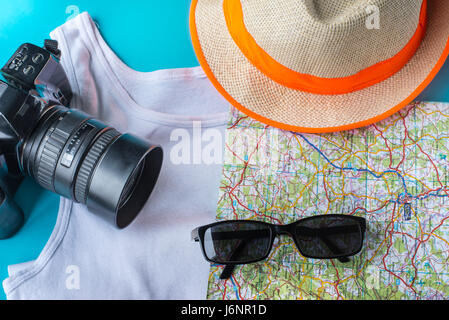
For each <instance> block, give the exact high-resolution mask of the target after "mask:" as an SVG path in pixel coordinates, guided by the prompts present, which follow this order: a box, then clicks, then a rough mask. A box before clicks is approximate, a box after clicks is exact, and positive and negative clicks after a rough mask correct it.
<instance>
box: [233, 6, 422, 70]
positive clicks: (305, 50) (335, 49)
mask: <svg viewBox="0 0 449 320" xmlns="http://www.w3.org/2000/svg"><path fill="white" fill-rule="evenodd" d="M237 1H239V0H237ZM240 2H241V7H242V13H243V18H244V24H245V27H246V29H247V30H248V32H249V33H250V35H251V36H252V37H253V38H254V40H255V41H256V42H257V44H258V45H259V46H260V47H261V48H262V49H263V50H264V51H265V52H266V53H267V54H268V55H270V56H271V57H272V58H273V59H275V60H276V61H277V62H279V63H280V64H281V65H283V66H285V67H287V68H289V69H291V70H293V71H296V72H299V73H302V74H310V75H313V76H317V77H322V78H340V77H348V76H352V75H354V74H357V73H358V72H359V71H361V70H363V69H366V68H368V67H371V66H373V65H375V64H377V63H380V62H382V61H385V60H388V59H390V58H392V57H394V56H395V55H396V54H398V52H400V51H401V50H402V49H403V48H404V47H405V46H406V45H407V43H408V42H409V41H410V39H411V38H412V37H413V35H414V34H415V32H416V30H417V28H418V25H419V22H420V13H421V8H422V4H423V0H300V1H299V0H280V1H272V0H240Z"/></svg>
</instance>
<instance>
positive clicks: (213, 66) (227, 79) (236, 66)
mask: <svg viewBox="0 0 449 320" xmlns="http://www.w3.org/2000/svg"><path fill="white" fill-rule="evenodd" d="M255 1H260V2H261V3H264V4H265V5H266V6H267V7H271V6H270V5H269V3H271V2H273V3H274V2H276V3H277V5H276V6H279V7H282V4H283V3H285V4H289V5H290V6H293V2H294V3H302V2H304V5H306V3H308V4H309V6H311V4H310V3H318V2H319V3H324V2H326V0H323V1H308V0H307V1H291V0H277V1H270V0H267V1H266V0H254V1H247V2H245V3H250V2H251V3H254V2H255ZM329 2H331V3H336V0H335V1H329ZM349 2H350V1H342V5H341V6H339V7H338V9H335V12H334V11H332V10H331V9H330V8H327V7H321V9H320V10H319V12H320V13H319V14H318V13H315V15H312V14H310V12H311V9H310V8H309V9H310V10H308V11H307V12H308V13H309V17H310V18H311V17H316V16H320V17H321V21H328V22H329V23H327V28H328V32H331V31H332V30H333V29H332V25H333V24H332V23H336V24H339V23H340V19H341V18H340V17H342V16H343V17H344V16H345V14H344V12H345V8H346V7H347V6H348V5H349ZM351 2H353V3H360V2H361V1H351ZM362 2H364V1H362ZM377 2H379V5H381V6H387V5H392V6H393V7H394V8H398V5H397V4H402V3H404V0H388V1H377ZM405 2H416V6H411V8H413V9H412V10H411V14H410V17H409V18H411V19H416V15H417V14H418V11H419V10H418V11H416V10H417V6H418V5H420V4H421V1H405ZM345 6H346V7H345ZM195 10H196V11H195V12H194V17H195V22H196V28H197V36H198V41H199V43H200V46H201V49H202V54H203V55H204V58H205V59H206V61H207V64H208V66H209V68H210V70H211V71H212V73H213V75H214V77H215V79H216V80H217V82H218V83H219V84H220V85H221V87H222V88H223V89H224V90H225V91H226V92H227V93H229V95H230V96H231V97H232V98H233V99H234V100H235V101H236V102H237V103H238V104H240V105H241V106H243V107H244V108H246V109H248V110H249V111H251V112H253V113H255V114H257V115H259V116H261V117H263V118H267V119H270V120H273V121H276V122H279V123H282V124H286V125H288V126H290V127H292V126H293V127H295V128H298V129H297V130H296V131H303V130H304V129H305V130H304V131H306V130H307V131H308V132H313V131H314V130H315V129H316V130H317V132H322V131H323V130H321V129H323V128H338V127H341V126H347V125H351V124H354V123H359V122H365V124H366V122H367V121H369V120H370V119H372V118H375V117H377V118H378V117H379V115H382V114H386V116H388V111H389V110H391V109H392V108H393V107H395V106H397V105H399V104H400V103H401V102H403V101H404V100H406V99H407V98H408V97H409V96H410V95H411V94H412V93H413V92H414V91H415V90H416V88H417V87H419V85H420V84H421V83H422V82H423V81H424V80H425V79H426V77H427V76H428V75H429V73H430V72H431V70H432V69H433V67H434V66H435V64H436V62H437V61H438V60H439V58H440V56H441V55H442V54H443V51H444V48H445V46H446V42H447V40H448V36H449V19H448V17H449V1H447V0H429V2H428V27H427V33H426V36H425V38H424V40H423V42H422V44H421V46H420V47H419V49H418V51H417V52H416V54H415V55H414V56H413V58H412V59H411V60H410V61H409V62H408V63H407V64H406V65H405V67H404V68H403V69H402V70H401V71H399V72H397V73H396V74H394V75H393V76H392V77H390V78H388V79H387V80H385V81H383V82H381V83H378V84H376V85H373V86H371V87H368V88H366V89H363V90H359V91H356V92H353V93H349V94H343V95H318V94H311V93H307V92H301V91H298V90H293V89H289V88H287V87H284V86H282V85H280V84H278V83H276V82H274V81H272V80H271V79H270V78H268V77H267V76H265V75H264V74H263V73H261V72H260V71H259V70H258V69H257V68H255V67H254V66H253V65H252V64H251V63H250V62H249V61H248V60H247V59H246V57H245V56H244V55H243V54H242V53H241V52H240V50H239V48H238V47H237V45H236V44H235V43H234V42H233V40H232V38H231V36H230V35H229V32H228V30H227V27H226V22H225V17H224V14H223V0H198V3H197V4H196V9H195ZM259 10H261V9H259ZM277 10H279V9H277ZM245 11H246V14H248V11H250V9H249V7H248V6H247V7H246V8H245ZM285 11H292V10H291V8H287V9H286V10H285ZM315 11H317V10H316V8H315ZM342 12H343V14H342ZM285 14H287V12H285ZM254 15H255V17H254V18H253V19H254V20H253V22H252V23H253V25H252V26H248V27H249V29H253V30H252V32H255V29H257V24H259V26H261V25H263V23H262V20H258V19H260V18H257V17H256V16H257V14H254ZM278 15H280V14H279V13H278ZM396 19H399V21H400V24H404V25H409V27H407V28H411V29H413V24H414V29H413V30H415V29H416V22H415V21H414V22H413V24H412V23H409V22H408V21H406V20H407V19H405V18H404V17H396ZM343 20H344V19H343ZM351 21H352V20H351ZM330 22H332V23H330ZM380 22H381V29H382V23H383V22H382V17H381V20H380ZM273 23H274V22H272V23H271V24H273ZM325 27H326V26H325ZM264 28H265V29H264V30H263V32H261V34H262V33H263V34H271V35H276V36H277V33H276V32H280V33H281V34H282V36H283V37H288V30H285V31H283V32H282V31H279V30H277V31H275V30H273V31H270V30H269V29H266V26H264ZM260 30H262V29H260ZM369 31H373V32H377V30H369ZM404 32H405V31H404ZM410 32H411V31H410ZM294 33H295V34H297V32H296V31H294ZM387 34H388V30H387ZM305 36H307V35H305ZM403 36H404V37H405V34H403ZM342 37H343V38H345V37H346V36H344V35H343V36H342ZM358 37H360V35H354V37H353V40H352V41H354V42H357V41H359V40H360V39H359V38H358ZM384 37H385V35H384ZM409 38H410V36H409ZM409 38H408V39H407V40H409ZM285 39H287V38H285ZM285 39H284V42H287V43H288V41H285ZM392 39H393V40H394V41H396V40H397V39H396V37H393V38H392ZM259 41H261V42H262V44H261V45H262V46H264V48H265V49H266V50H267V51H273V52H270V53H271V54H273V56H275V57H276V54H275V52H274V51H276V48H275V45H269V44H268V41H267V40H265V41H267V43H263V42H264V40H263V37H262V36H261V37H260V39H259ZM310 41H312V40H310ZM384 41H385V43H384V44H383V45H379V44H376V48H374V49H372V50H374V51H373V52H374V53H376V54H378V55H379V56H380V55H389V54H391V52H392V51H394V50H387V49H385V48H383V47H387V46H389V45H391V41H390V40H389V38H387V39H384ZM401 45H402V46H403V42H401ZM270 46H272V48H270ZM295 46H296V44H295V43H288V44H286V47H284V48H283V49H281V50H277V51H278V53H279V54H278V56H277V57H276V58H277V59H279V61H280V60H285V61H280V62H282V63H284V64H286V65H287V66H290V67H292V68H300V67H301V68H302V67H305V65H301V63H300V61H299V60H298V59H292V58H289V57H288V55H287V54H285V51H286V50H287V49H285V48H287V47H289V48H290V49H288V50H296V51H292V52H291V56H295V55H296V54H300V52H301V50H302V49H301V48H299V47H295ZM322 46H323V48H325V47H327V45H326V44H325V43H324V44H322ZM392 47H394V48H395V49H396V50H397V47H400V46H399V45H396V44H395V45H393V46H392ZM293 48H294V49H293ZM339 49H341V47H339ZM343 49H344V48H343ZM320 50H321V51H323V50H324V49H320ZM332 50H333V48H332ZM351 50H354V49H351ZM351 50H350V51H348V52H349V53H347V55H348V57H346V58H343V60H342V61H341V63H340V66H337V67H336V68H337V69H339V68H341V69H340V71H338V72H341V73H342V74H347V71H345V70H346V68H348V70H349V68H350V67H352V64H353V63H355V62H354V61H355V60H353V59H352V58H351V57H352V56H356V55H358V54H359V53H358V52H357V51H351ZM355 50H356V49H355ZM389 51H391V52H389ZM282 52H284V53H282ZM281 53H282V54H281ZM318 53H322V52H318ZM314 54H315V55H316V53H314ZM316 56H317V57H320V56H319V55H316ZM321 58H322V59H323V60H326V59H329V57H328V56H327V55H322V56H321ZM383 58H385V57H383ZM346 59H348V60H346ZM374 62H375V61H374ZM289 64H290V65H289ZM361 64H366V62H363V63H361ZM300 65H301V66H300ZM317 65H320V63H319V62H317ZM328 66H329V64H328V63H327V66H325V64H323V65H322V66H315V67H313V66H311V67H310V68H313V69H314V70H315V72H330V69H329V67H328ZM357 68H360V66H357ZM331 69H332V68H331ZM297 70H299V69H297ZM302 71H304V70H302ZM332 72H336V71H332ZM351 72H353V71H351ZM332 131H337V129H336V130H332Z"/></svg>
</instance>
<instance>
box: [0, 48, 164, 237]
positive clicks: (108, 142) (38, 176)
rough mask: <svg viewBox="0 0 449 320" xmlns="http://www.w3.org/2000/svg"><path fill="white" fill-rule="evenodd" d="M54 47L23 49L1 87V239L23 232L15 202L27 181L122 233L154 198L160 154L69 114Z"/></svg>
mask: <svg viewBox="0 0 449 320" xmlns="http://www.w3.org/2000/svg"><path fill="white" fill-rule="evenodd" d="M60 58H61V52H60V51H59V50H58V44H57V42H56V41H54V40H45V44H44V47H43V48H41V47H38V46H35V45H33V44H30V43H25V44H23V45H21V46H20V47H19V48H18V49H17V50H16V52H15V53H14V54H13V56H12V57H11V58H10V59H9V60H8V62H7V63H6V65H5V66H4V67H3V68H2V69H1V74H2V75H3V77H4V78H5V80H6V81H2V80H0V155H1V156H2V159H1V161H0V164H2V170H1V171H0V239H4V238H8V237H10V236H12V235H13V234H14V233H15V232H16V231H17V230H19V229H20V227H21V225H22V224H23V220H24V219H23V213H22V212H21V210H20V208H19V206H17V204H15V203H14V201H13V200H12V196H13V194H14V192H15V191H16V189H17V187H18V185H19V184H20V182H21V180H22V178H23V177H24V176H25V175H29V176H31V177H33V178H34V179H35V180H36V181H37V182H38V183H39V184H40V185H41V186H42V187H44V188H46V189H49V190H51V191H53V192H56V193H58V194H60V195H62V196H64V197H67V198H70V199H72V200H74V201H76V202H80V203H83V204H86V205H87V207H88V208H89V209H90V210H91V211H93V212H94V213H96V214H98V215H100V216H101V217H103V218H105V219H106V220H108V221H110V222H112V223H113V224H115V225H116V226H117V227H118V228H124V227H126V226H127V225H129V224H130V223H131V221H132V220H133V219H134V218H135V217H136V216H137V214H138V212H139V211H140V209H141V208H142V206H143V205H144V203H145V202H146V200H147V198H148V197H149V195H150V193H151V191H152V189H153V187H154V185H155V183H156V181H157V178H158V175H159V172H160V168H161V165H162V149H161V148H160V147H159V146H157V145H153V144H150V143H148V142H147V141H145V140H142V139H140V138H138V137H135V136H133V135H131V134H121V133H120V132H118V131H117V130H115V129H114V128H111V127H109V126H107V125H106V124H104V123H102V122H101V121H98V120H96V119H93V118H92V117H90V116H89V115H87V114H85V113H83V112H81V111H79V110H74V109H70V108H68V105H69V103H70V100H71V99H72V96H73V94H72V91H71V89H70V84H69V81H68V78H67V75H66V73H65V72H64V70H63V68H62V66H61V64H60V62H59V61H60Z"/></svg>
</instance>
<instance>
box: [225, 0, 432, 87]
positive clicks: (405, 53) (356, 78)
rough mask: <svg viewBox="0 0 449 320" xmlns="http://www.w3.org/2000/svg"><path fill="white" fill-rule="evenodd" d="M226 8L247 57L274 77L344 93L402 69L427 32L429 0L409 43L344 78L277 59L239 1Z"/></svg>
mask: <svg viewBox="0 0 449 320" xmlns="http://www.w3.org/2000/svg"><path fill="white" fill-rule="evenodd" d="M223 11H224V15H225V19H226V24H227V28H228V31H229V33H230V35H231V37H232V39H233V40H234V42H235V44H236V45H237V46H238V47H239V49H240V50H241V51H242V53H243V54H244V55H245V57H246V58H247V59H248V60H249V61H250V62H251V63H252V64H253V65H254V66H255V67H256V68H257V69H259V70H260V71H261V72H262V73H264V74H265V75H266V76H267V77H269V78H270V79H272V80H273V81H275V82H277V83H279V84H281V85H283V86H286V87H288V88H291V89H294V90H300V91H304V92H309V93H314V94H327V95H332V94H345V93H350V92H354V91H357V90H361V89H364V88H366V87H370V86H372V85H375V84H376V83H379V82H382V81H384V80H385V79H387V78H389V77H391V76H392V75H393V74H395V73H396V72H398V71H399V70H401V69H402V68H403V67H404V66H405V65H406V64H407V62H408V61H409V60H410V59H411V58H412V57H413V55H414V54H415V52H416V51H417V50H418V48H419V46H420V44H421V42H422V40H423V38H424V35H425V33H426V20H427V0H424V1H423V4H422V8H421V14H420V18H419V23H418V27H417V29H416V31H415V33H414V35H413V37H412V38H411V39H410V41H409V42H408V43H407V45H406V46H405V47H404V48H403V49H402V50H401V51H399V52H398V53H397V54H396V55H395V56H393V57H392V58H390V59H387V60H384V61H381V62H379V63H377V64H375V65H372V66H370V67H368V68H366V69H363V70H361V71H359V72H358V73H356V74H354V75H352V76H348V77H342V78H322V77H316V76H313V75H310V74H303V73H299V72H296V71H294V70H292V69H290V68H287V67H285V66H284V65H282V64H280V63H279V62H277V61H276V60H275V59H273V58H272V57H271V56H270V55H269V54H268V53H267V52H265V50H263V49H262V48H261V47H260V46H259V45H258V44H257V42H256V40H255V39H254V38H253V36H252V35H251V34H250V33H249V31H248V29H247V28H246V26H245V23H244V16H243V9H242V4H241V2H240V1H237V0H224V1H223Z"/></svg>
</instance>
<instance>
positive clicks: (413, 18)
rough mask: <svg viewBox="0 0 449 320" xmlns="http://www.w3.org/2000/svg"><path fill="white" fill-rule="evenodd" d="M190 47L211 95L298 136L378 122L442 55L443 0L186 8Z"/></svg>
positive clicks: (446, 22) (241, 1)
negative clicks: (210, 85)
mask: <svg viewBox="0 0 449 320" xmlns="http://www.w3.org/2000/svg"><path fill="white" fill-rule="evenodd" d="M190 29H191V35H192V43H193V46H194V49H195V52H196V54H197V57H198V60H199V61H200V64H201V65H202V67H203V69H204V70H205V72H206V74H207V76H208V77H209V79H210V80H211V81H212V83H213V84H214V86H215V87H216V88H217V89H218V91H219V92H220V93H221V94H223V95H224V97H226V98H227V99H228V100H229V101H230V102H231V103H232V104H233V105H234V106H235V107H236V108H238V109H239V110H240V111H242V112H243V113H245V114H247V115H248V116H250V117H252V118H255V119H256V120H259V121H261V122H263V123H266V124H269V125H271V126H275V127H279V128H282V129H285V130H291V131H297V132H313V133H319V132H331V131H340V130H347V129H353V128H358V127H362V126H366V125H369V124H371V123H374V122H377V121H379V120H382V119H384V118H386V117H388V116H390V115H392V114H393V113H395V112H397V111H398V110H400V109H401V108H402V107H404V106H406V105H407V104H409V103H410V102H411V101H412V100H413V99H414V98H416V97H417V96H418V94H419V93H420V92H421V91H422V90H423V89H424V88H425V87H426V86H427V85H428V84H429V83H430V82H431V80H432V79H433V77H434V76H435V75H436V74H437V73H438V71H439V69H440V68H441V67H442V66H443V64H444V61H445V59H446V57H447V56H448V54H449V0H193V2H192V6H191V13H190Z"/></svg>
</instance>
